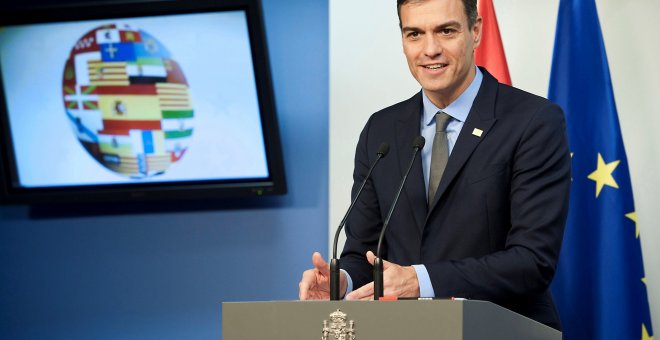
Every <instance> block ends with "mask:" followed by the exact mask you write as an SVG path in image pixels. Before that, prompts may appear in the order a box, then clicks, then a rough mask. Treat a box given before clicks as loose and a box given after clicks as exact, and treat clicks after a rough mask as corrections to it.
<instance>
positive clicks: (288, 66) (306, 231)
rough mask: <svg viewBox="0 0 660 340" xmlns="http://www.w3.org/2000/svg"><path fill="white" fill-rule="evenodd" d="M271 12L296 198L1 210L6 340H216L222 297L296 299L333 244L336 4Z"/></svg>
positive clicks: (271, 7) (269, 29)
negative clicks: (69, 210) (332, 36)
mask: <svg viewBox="0 0 660 340" xmlns="http://www.w3.org/2000/svg"><path fill="white" fill-rule="evenodd" d="M263 7H264V17H265V24H266V34H267V38H268V45H269V49H270V60H271V70H272V76H273V82H274V90H275V98H276V104H277V108H278V114H279V122H280V131H281V138H282V144H283V153H284V159H285V166H286V172H287V180H288V187H289V193H288V194H287V195H286V196H282V197H276V198H272V197H270V198H266V201H267V202H268V204H253V203H250V204H248V203H246V204H243V203H240V202H239V203H232V204H231V207H230V208H228V207H226V206H223V203H222V202H218V203H217V205H218V206H217V208H215V207H214V206H213V205H214V204H215V203H210V204H209V203H205V204H204V208H203V209H199V210H192V209H187V210H186V209H183V210H180V211H178V212H160V213H158V212H151V213H135V212H133V213H127V214H121V213H112V214H107V213H106V214H105V215H102V216H99V215H94V214H89V213H84V212H81V213H80V214H74V215H75V216H74V217H43V216H42V217H39V218H35V217H34V214H31V213H30V209H29V208H28V207H24V206H4V207H0V338H2V339H219V338H220V334H221V302H222V301H245V300H278V299H279V300H281V299H295V298H297V294H298V280H299V279H300V274H301V272H302V271H303V270H304V269H306V268H308V267H309V266H310V257H311V254H312V252H313V251H314V250H323V249H325V248H326V244H327V220H328V218H327V217H328V209H327V206H328V199H327V196H328V164H327V162H328V131H327V130H328V129H327V121H328V3H327V0H321V1H318V0H315V1H309V0H287V1H282V0H263Z"/></svg>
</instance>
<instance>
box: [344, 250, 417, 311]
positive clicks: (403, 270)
mask: <svg viewBox="0 0 660 340" xmlns="http://www.w3.org/2000/svg"><path fill="white" fill-rule="evenodd" d="M375 258H376V255H374V253H373V252H371V251H369V252H367V261H369V263H371V265H372V266H373V265H374V259H375ZM383 285H384V287H383V295H385V296H396V297H419V281H418V280H417V272H416V271H415V268H413V267H412V266H408V267H402V266H399V265H398V264H394V263H392V262H388V261H385V260H383ZM373 298H374V283H373V282H370V283H368V284H366V285H364V286H362V287H360V289H357V290H354V291H353V292H351V293H349V294H348V295H346V300H373Z"/></svg>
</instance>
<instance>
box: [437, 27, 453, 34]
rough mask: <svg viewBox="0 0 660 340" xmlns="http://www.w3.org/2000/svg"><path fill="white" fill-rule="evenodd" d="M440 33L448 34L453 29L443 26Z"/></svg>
mask: <svg viewBox="0 0 660 340" xmlns="http://www.w3.org/2000/svg"><path fill="white" fill-rule="evenodd" d="M440 33H442V34H444V35H450V34H452V33H454V30H453V29H451V28H443V29H442V30H440Z"/></svg>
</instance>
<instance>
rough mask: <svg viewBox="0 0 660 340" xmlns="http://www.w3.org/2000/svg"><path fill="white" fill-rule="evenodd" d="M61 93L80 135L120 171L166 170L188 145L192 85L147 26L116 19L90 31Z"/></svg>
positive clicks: (70, 64) (68, 69) (128, 173)
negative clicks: (190, 86) (112, 22)
mask: <svg viewBox="0 0 660 340" xmlns="http://www.w3.org/2000/svg"><path fill="white" fill-rule="evenodd" d="M62 90H63V98H64V107H65V110H66V115H67V117H68V119H69V121H70V122H71V124H72V126H73V129H74V132H75V133H76V136H77V138H78V140H79V141H80V143H82V145H83V146H84V147H85V149H86V150H87V151H88V152H89V154H90V155H91V156H92V157H94V159H96V160H97V161H98V162H99V163H101V164H102V165H103V166H105V167H106V168H108V169H110V170H111V171H113V172H115V173H117V174H120V175H123V176H126V177H130V178H136V179H139V178H145V177H150V176H155V175H160V174H163V173H165V172H166V171H167V169H168V168H169V167H170V165H172V164H173V163H176V162H177V161H179V160H181V158H182V157H183V156H184V154H185V153H186V151H187V150H188V146H189V144H190V140H191V138H192V133H193V122H194V111H193V108H192V103H191V100H190V93H189V87H188V83H187V81H186V78H185V75H184V74H183V71H182V70H181V68H180V67H179V64H178V63H177V62H176V61H175V60H174V59H173V58H172V56H171V55H170V52H169V51H168V50H167V48H166V47H165V46H164V45H163V44H161V43H160V42H159V41H158V40H157V39H156V38H155V37H153V36H151V35H149V34H148V33H147V32H145V31H143V30H140V29H137V28H134V27H131V26H127V25H114V24H112V25H104V26H101V27H97V28H95V29H93V30H91V31H89V32H87V33H86V34H85V35H83V36H82V37H81V38H80V39H79V40H78V41H77V42H76V44H75V46H74V47H73V49H72V50H71V54H70V55H69V58H68V60H67V61H66V65H65V67H64V79H63V86H62Z"/></svg>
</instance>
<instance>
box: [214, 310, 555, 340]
mask: <svg viewBox="0 0 660 340" xmlns="http://www.w3.org/2000/svg"><path fill="white" fill-rule="evenodd" d="M341 336H343V337H341ZM561 338H562V334H561V332H559V331H557V330H556V329H554V328H551V327H548V326H546V325H544V324H541V323H539V322H536V321H534V320H532V319H529V318H526V317H524V316H522V315H520V314H517V313H514V312H512V311H510V310H508V309H505V308H503V307H500V306H498V305H496V304H494V303H491V302H486V301H476V300H419V301H418V300H403V301H401V300H400V301H274V302H225V303H223V304H222V339H224V340H239V339H241V340H242V339H246V340H254V339H269V340H270V339H272V340H279V339H287V340H293V339H301V340H302V339H304V340H311V339H328V340H337V339H342V340H352V339H354V340H371V339H374V340H376V339H378V340H384V339H397V340H401V339H404V340H416V339H443V340H444V339H447V340H454V339H456V340H458V339H465V340H472V339H490V340H498V339H507V340H509V339H558V340H559V339H561Z"/></svg>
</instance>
